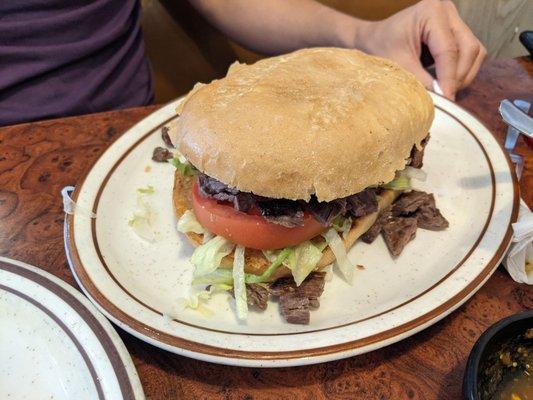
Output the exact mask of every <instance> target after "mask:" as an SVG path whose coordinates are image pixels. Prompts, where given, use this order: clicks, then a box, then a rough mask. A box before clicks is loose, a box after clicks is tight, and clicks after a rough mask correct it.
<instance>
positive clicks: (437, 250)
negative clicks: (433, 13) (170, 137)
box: [65, 96, 518, 367]
mask: <svg viewBox="0 0 533 400" xmlns="http://www.w3.org/2000/svg"><path fill="white" fill-rule="evenodd" d="M433 99H434V101H435V104H436V107H437V109H436V116H435V121H434V123H433V126H432V128H431V140H430V142H429V145H428V147H427V150H426V156H425V159H424V169H425V171H426V172H427V174H428V179H427V181H426V182H424V183H422V184H420V185H418V188H420V189H423V190H427V191H429V192H432V193H434V194H435V197H436V199H437V205H438V206H439V208H440V209H441V210H442V212H443V213H444V215H445V216H446V218H447V219H448V220H449V221H450V227H449V229H448V230H446V231H444V232H431V231H425V230H418V232H417V237H416V239H415V240H414V241H412V242H411V243H410V244H409V245H408V246H407V247H406V249H405V250H404V252H403V253H402V255H401V257H399V258H398V259H396V260H393V259H392V258H391V257H390V255H389V253H388V251H387V249H386V247H385V245H384V243H383V241H382V239H381V238H378V240H376V241H375V242H374V243H373V244H372V245H366V244H363V243H358V244H356V246H355V247H354V248H353V249H352V250H351V252H350V254H349V255H350V258H351V259H352V260H353V261H354V263H355V264H360V265H363V266H365V269H364V270H362V271H359V270H358V271H357V274H356V279H355V283H354V285H353V286H349V285H347V284H346V283H345V282H344V281H343V280H342V279H340V278H339V277H338V276H336V277H334V279H333V280H332V281H331V282H328V283H327V284H326V289H325V292H324V294H323V295H322V298H321V306H320V309H319V310H317V311H313V312H312V315H311V323H310V325H308V326H296V325H291V324H287V323H285V322H283V320H282V318H281V317H280V315H279V310H278V304H277V303H275V302H271V304H270V305H269V307H268V310H267V311H266V312H262V313H261V312H252V313H251V315H250V316H249V318H248V321H247V322H246V323H239V322H238V321H237V320H236V318H235V314H234V311H233V303H232V302H231V300H229V299H228V296H226V295H225V294H220V295H216V296H215V297H214V298H213V299H212V301H211V303H210V305H209V307H210V308H211V309H212V310H214V311H215V314H214V315H213V316H212V317H209V318H207V317H205V316H203V315H202V314H200V313H198V312H195V311H192V310H185V311H176V304H177V299H178V298H179V297H183V296H186V295H187V293H188V290H189V283H190V280H191V273H192V266H191V265H190V263H189V261H188V258H189V256H190V255H191V253H192V246H191V245H190V244H189V243H188V241H187V240H186V239H185V238H184V237H183V236H182V235H181V234H179V233H178V232H177V231H176V229H175V218H174V215H173V210H172V205H171V193H172V183H173V173H174V170H173V168H171V167H170V166H169V165H167V164H157V163H154V162H152V161H151V160H150V157H151V153H152V150H153V148H154V147H156V146H159V145H161V133H160V128H161V127H162V126H163V125H164V124H166V123H168V121H169V120H170V119H171V118H173V115H174V109H175V108H176V105H177V102H175V103H172V104H169V105H167V106H165V107H163V108H162V109H160V110H158V111H157V112H155V113H154V114H152V115H150V116H149V117H147V118H146V119H144V120H143V121H141V122H140V123H139V124H137V125H136V126H134V127H133V128H132V129H130V130H129V131H128V132H126V133H125V134H124V135H123V136H122V137H121V138H119V139H118V140H117V141H116V142H115V143H114V144H113V145H112V146H111V147H110V148H109V149H108V150H107V151H106V152H105V153H104V154H103V155H102V157H101V158H100V159H99V160H98V162H97V163H96V164H95V165H94V167H93V168H92V170H91V171H90V172H89V173H88V175H87V176H86V177H85V179H83V180H82V181H80V183H79V185H78V186H77V188H76V191H75V192H74V199H75V201H76V202H77V203H78V205H79V206H80V207H81V208H82V209H85V210H94V212H95V213H96V214H97V217H96V219H91V218H90V217H89V216H88V213H80V214H77V215H75V216H72V215H69V216H68V218H67V224H68V227H67V235H66V238H65V245H66V249H67V254H68V258H69V261H70V264H71V268H72V271H73V272H74V274H75V276H76V277H77V279H78V282H79V284H80V286H81V287H82V288H83V290H84V291H85V293H86V294H87V295H88V296H89V298H90V299H91V300H92V301H93V302H94V303H95V304H96V305H97V306H98V307H99V308H100V310H101V311H102V312H103V313H104V314H105V315H107V316H108V317H109V318H110V319H111V320H112V321H114V322H115V323H117V324H118V325H119V326H121V327H122V328H124V329H125V330H126V331H128V332H130V333H132V334H133V335H135V336H137V337H139V338H141V339H143V340H145V341H147V342H149V343H152V344H154V345H156V346H158V347H161V348H163V349H166V350H169V351H172V352H175V353H179V354H183V355H186V356H189V357H194V358H198V359H202V360H207V361H213V362H218V363H225V364H234V365H245V366H268V367H272V366H289V365H301V364H311V363H317V362H323V361H327V360H333V359H338V358H343V357H349V356H352V355H355V354H360V353H363V352H367V351H370V350H373V349H376V348H379V347H382V346H385V345H387V344H390V343H393V342H396V341H398V340H400V339H402V338H405V337H407V336H409V335H412V334H413V333H415V332H417V331H420V330H421V329H423V328H425V327H427V326H429V325H431V324H433V323H434V322H436V321H437V320H439V319H441V318H443V317H444V316H445V315H447V314H449V313H450V312H451V311H453V310H454V309H455V308H457V307H458V306H459V305H460V304H462V303H463V302H465V301H466V300H467V299H468V298H469V297H470V296H471V295H472V294H473V293H474V292H475V291H476V290H477V289H478V288H479V287H480V286H481V285H482V284H483V283H484V282H485V280H486V279H488V277H489V276H490V274H491V273H492V272H493V271H494V269H495V268H496V267H497V266H498V264H499V262H500V260H501V258H502V256H503V254H504V252H505V250H506V249H507V247H508V245H509V242H510V238H511V226H510V225H511V222H513V221H514V220H515V219H516V215H517V210H518V192H517V187H518V186H517V183H516V179H515V177H514V174H513V172H512V170H511V168H510V166H509V163H508V160H507V158H506V155H505V154H504V152H503V151H502V149H501V147H500V146H499V145H498V143H497V141H496V140H495V139H494V137H493V136H492V134H491V133H490V132H489V131H488V130H487V129H486V128H485V127H484V126H483V125H482V124H481V123H480V122H479V121H478V120H477V119H476V118H474V117H473V116H472V115H470V114H469V113H468V112H467V111H465V110H464V109H461V108H460V107H458V106H457V105H455V104H454V103H452V102H449V101H447V100H446V99H444V98H442V97H438V96H433ZM147 166H148V167H149V168H147ZM146 185H152V186H153V187H154V188H155V190H156V194H155V195H153V196H151V198H152V200H150V201H151V203H152V208H153V209H155V210H157V213H158V220H157V231H158V232H157V240H156V242H155V243H148V242H145V241H143V240H142V239H140V238H139V237H137V236H136V235H135V234H134V232H133V231H132V230H131V229H130V227H129V226H128V223H127V222H128V220H129V218H130V217H131V215H132V213H133V209H134V205H135V197H136V196H135V191H136V189H137V188H139V187H144V186H146ZM164 313H174V314H176V313H177V317H176V318H175V319H174V320H173V321H172V322H168V321H167V320H165V319H164V318H163V314H164Z"/></svg>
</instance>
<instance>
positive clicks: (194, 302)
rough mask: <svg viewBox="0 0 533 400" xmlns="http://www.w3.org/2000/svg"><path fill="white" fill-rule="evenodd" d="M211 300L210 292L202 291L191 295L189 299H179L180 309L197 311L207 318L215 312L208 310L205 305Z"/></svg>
mask: <svg viewBox="0 0 533 400" xmlns="http://www.w3.org/2000/svg"><path fill="white" fill-rule="evenodd" d="M210 298H211V293H210V291H209V290H201V291H199V292H195V293H190V294H189V296H188V297H180V298H179V299H178V308H179V309H181V310H184V309H186V308H190V309H191V310H196V311H198V312H199V313H200V314H202V315H204V316H205V317H210V316H211V315H213V311H211V310H210V309H209V308H207V307H206V306H205V305H204V303H205V302H207V300H209V299H210Z"/></svg>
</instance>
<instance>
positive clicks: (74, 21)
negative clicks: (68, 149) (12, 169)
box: [0, 0, 153, 126]
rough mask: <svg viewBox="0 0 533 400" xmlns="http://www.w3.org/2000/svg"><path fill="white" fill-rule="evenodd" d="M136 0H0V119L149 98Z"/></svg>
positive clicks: (119, 105)
mask: <svg viewBox="0 0 533 400" xmlns="http://www.w3.org/2000/svg"><path fill="white" fill-rule="evenodd" d="M139 17H140V4H139V1H138V0H46V1H43V0H17V1H0V126H1V125H8V124H14V123H19V122H26V121H33V120H38V119H45V118H54V117H60V116H66V115H78V114H87V113H93V112H98V111H105V110H111V109H116V108H125V107H133V106H140V105H146V104H149V103H150V102H151V101H152V100H153V89H152V81H151V76H150V67H149V64H148V60H147V59H146V56H145V54H144V44H143V40H142V32H141V27H140V18H139Z"/></svg>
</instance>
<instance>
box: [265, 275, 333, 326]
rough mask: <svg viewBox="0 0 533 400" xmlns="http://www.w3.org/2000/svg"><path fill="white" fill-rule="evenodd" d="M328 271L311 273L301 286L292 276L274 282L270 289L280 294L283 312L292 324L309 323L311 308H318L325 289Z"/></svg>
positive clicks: (274, 293) (271, 291) (272, 292)
mask: <svg viewBox="0 0 533 400" xmlns="http://www.w3.org/2000/svg"><path fill="white" fill-rule="evenodd" d="M325 278H326V273H325V272H313V273H311V274H310V275H309V276H308V277H307V278H306V279H305V280H304V281H303V282H302V283H301V285H300V286H296V283H295V282H294V280H293V279H292V278H280V279H278V280H277V281H276V282H274V283H272V284H271V285H270V287H269V291H270V293H271V294H272V295H274V296H279V301H280V308H281V314H282V315H283V317H284V318H285V319H286V320H287V322H289V323H291V324H308V323H309V318H310V313H309V308H310V307H311V308H318V307H319V306H320V303H319V301H318V298H319V297H320V296H321V295H322V292H323V291H324V284H325Z"/></svg>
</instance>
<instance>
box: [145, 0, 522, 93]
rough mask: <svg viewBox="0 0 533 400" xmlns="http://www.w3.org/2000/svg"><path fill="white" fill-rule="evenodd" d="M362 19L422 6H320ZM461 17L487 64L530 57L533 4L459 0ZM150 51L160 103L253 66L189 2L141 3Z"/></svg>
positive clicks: (409, 0)
mask: <svg viewBox="0 0 533 400" xmlns="http://www.w3.org/2000/svg"><path fill="white" fill-rule="evenodd" d="M320 1H321V2H322V3H324V4H326V5H329V6H331V7H334V8H336V9H338V10H341V11H343V12H346V13H349V14H352V15H354V16H356V17H359V18H364V19H369V20H377V19H384V18H386V17H388V16H389V15H391V14H394V13H395V12H397V11H399V10H401V9H403V8H405V7H408V6H410V5H411V4H414V3H416V2H417V0H371V1H369V0H320ZM454 3H455V5H456V6H457V9H458V10H459V14H460V15H461V17H462V18H463V20H464V21H465V22H466V23H467V24H468V25H469V26H470V28H471V29H472V31H473V32H474V33H475V34H476V36H477V37H478V38H479V39H480V40H481V42H482V43H483V44H484V45H485V47H486V48H487V51H488V58H499V57H502V58H503V57H506V58H509V57H517V56H520V55H525V54H526V53H527V52H526V50H525V48H524V47H523V46H522V45H521V44H520V42H519V41H518V35H519V34H520V32H522V31H523V30H526V29H531V28H532V27H533V0H454ZM142 6H143V13H142V14H143V21H142V23H143V29H144V38H145V41H146V51H147V54H148V57H149V58H150V62H151V64H152V69H153V76H154V85H155V95H156V102H157V103H162V102H163V103H164V102H167V101H169V100H171V99H173V98H176V97H178V96H181V95H183V94H185V93H187V92H188V91H189V90H190V89H191V87H192V86H193V85H194V84H195V83H196V82H209V81H211V80H212V79H214V78H218V77H221V76H224V75H225V74H226V70H227V68H228V66H229V65H230V64H231V63H232V62H234V61H235V60H239V61H241V62H247V63H250V62H253V61H255V60H258V59H259V58H261V55H259V54H255V53H252V52H250V51H247V50H245V49H243V48H241V47H240V46H238V45H237V44H235V43H233V42H232V41H231V40H229V39H227V38H226V37H225V36H224V35H223V34H221V33H220V32H218V31H217V30H216V29H214V28H213V27H211V26H210V25H209V24H208V23H207V21H206V20H205V19H203V17H202V16H200V14H198V13H197V12H196V11H195V10H194V9H193V8H192V7H191V6H190V5H189V3H188V2H187V0H142Z"/></svg>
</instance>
